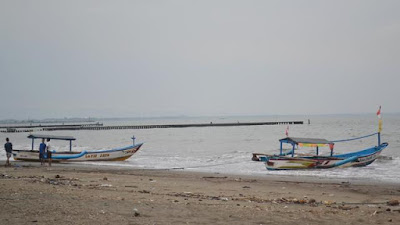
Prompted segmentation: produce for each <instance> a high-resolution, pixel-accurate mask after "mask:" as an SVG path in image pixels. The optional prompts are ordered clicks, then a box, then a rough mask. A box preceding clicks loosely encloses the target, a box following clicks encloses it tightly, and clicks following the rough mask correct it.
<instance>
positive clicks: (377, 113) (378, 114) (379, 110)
mask: <svg viewBox="0 0 400 225" xmlns="http://www.w3.org/2000/svg"><path fill="white" fill-rule="evenodd" d="M381 109H382V106H379V109H378V112H376V115H377V116H378V118H379V119H382V116H381Z"/></svg>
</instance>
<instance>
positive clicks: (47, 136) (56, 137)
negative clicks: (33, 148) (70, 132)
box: [28, 134, 76, 141]
mask: <svg viewBox="0 0 400 225" xmlns="http://www.w3.org/2000/svg"><path fill="white" fill-rule="evenodd" d="M28 138H31V139H42V138H44V139H48V138H49V139H54V140H65V141H74V140H76V139H75V138H74V137H71V136H55V135H45V134H31V135H29V136H28Z"/></svg>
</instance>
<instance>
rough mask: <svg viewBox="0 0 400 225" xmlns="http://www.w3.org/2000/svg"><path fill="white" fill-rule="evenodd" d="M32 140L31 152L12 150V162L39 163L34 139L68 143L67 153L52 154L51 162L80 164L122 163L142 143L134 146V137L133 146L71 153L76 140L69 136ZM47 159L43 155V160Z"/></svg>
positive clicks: (48, 136) (53, 152) (34, 136)
mask: <svg viewBox="0 0 400 225" xmlns="http://www.w3.org/2000/svg"><path fill="white" fill-rule="evenodd" d="M28 138H30V139H32V149H31V150H13V157H14V160H24V161H40V160H39V150H35V149H34V141H35V139H50V140H64V141H69V151H56V150H51V152H52V156H51V159H52V162H81V161H123V160H126V159H128V158H130V157H131V156H132V155H133V154H135V153H136V152H137V151H139V149H140V147H141V146H142V145H143V143H139V144H135V137H134V136H133V137H132V140H133V144H132V145H129V146H125V147H122V148H113V149H109V150H84V151H80V152H78V151H72V141H74V140H76V139H75V138H74V137H71V136H54V135H33V134H32V135H29V136H28ZM46 158H47V156H46V154H45V159H46Z"/></svg>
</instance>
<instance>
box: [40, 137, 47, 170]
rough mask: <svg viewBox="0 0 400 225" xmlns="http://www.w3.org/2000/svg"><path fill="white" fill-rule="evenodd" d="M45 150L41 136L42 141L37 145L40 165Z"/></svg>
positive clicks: (42, 163) (42, 162)
mask: <svg viewBox="0 0 400 225" xmlns="http://www.w3.org/2000/svg"><path fill="white" fill-rule="evenodd" d="M45 152H46V144H45V143H44V138H42V143H40V145H39V160H40V165H44V164H45V163H44V154H45Z"/></svg>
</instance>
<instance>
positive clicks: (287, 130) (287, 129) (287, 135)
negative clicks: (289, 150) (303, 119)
mask: <svg viewBox="0 0 400 225" xmlns="http://www.w3.org/2000/svg"><path fill="white" fill-rule="evenodd" d="M286 137H289V126H287V128H286Z"/></svg>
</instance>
